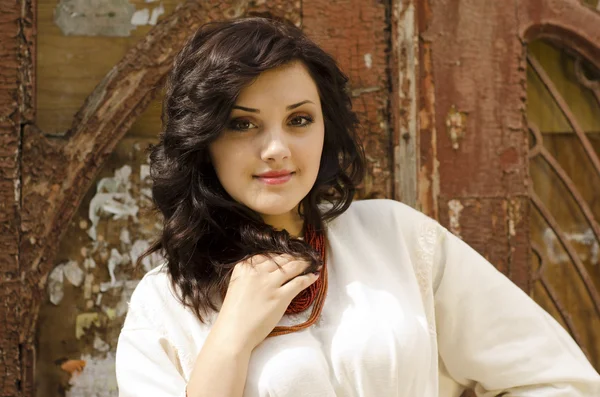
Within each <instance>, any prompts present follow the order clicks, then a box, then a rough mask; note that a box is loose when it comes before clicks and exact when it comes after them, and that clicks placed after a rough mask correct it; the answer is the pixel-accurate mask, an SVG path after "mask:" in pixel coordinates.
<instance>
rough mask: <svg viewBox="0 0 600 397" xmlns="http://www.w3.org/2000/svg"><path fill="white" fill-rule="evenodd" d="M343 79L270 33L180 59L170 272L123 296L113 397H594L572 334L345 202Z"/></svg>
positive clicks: (157, 185) (173, 114) (252, 33)
mask: <svg viewBox="0 0 600 397" xmlns="http://www.w3.org/2000/svg"><path fill="white" fill-rule="evenodd" d="M347 81H348V79H347V78H346V76H345V75H344V74H343V73H342V72H341V71H340V70H339V68H338V67H337V66H336V63H335V61H334V60H333V59H332V58H331V57H330V56H329V55H328V54H326V53H325V52H323V50H321V49H320V48H319V47H318V46H317V45H315V44H314V43H313V42H311V41H310V40H309V39H307V38H306V37H305V36H304V35H303V34H302V32H301V31H300V30H299V29H298V28H296V27H294V26H289V25H287V24H283V23H279V22H274V21H270V20H266V19H261V18H249V19H241V20H236V21H233V22H223V23H211V24H208V25H205V26H203V27H202V28H201V29H200V30H199V31H198V32H197V33H196V34H195V35H194V36H193V37H192V38H191V40H190V41H189V42H188V43H187V45H186V46H185V47H184V48H183V50H182V51H181V53H180V54H179V55H178V57H177V59H176V61H175V64H174V67H173V70H172V72H171V74H170V77H169V81H168V84H167V91H166V98H165V102H164V117H163V122H164V133H163V134H162V135H161V139H160V143H159V144H158V145H157V146H155V147H154V148H153V150H152V154H151V175H152V178H153V181H154V186H153V194H154V200H155V203H156V206H157V207H158V209H159V210H160V212H161V213H162V215H163V216H164V230H163V232H162V236H161V238H160V239H159V240H158V241H157V242H156V244H155V245H154V246H153V247H152V248H151V252H154V251H159V252H161V253H163V255H164V256H165V258H166V264H165V265H164V266H161V267H159V268H157V269H155V270H153V271H151V272H149V273H148V274H147V275H146V276H145V277H144V278H143V280H141V282H140V284H139V285H138V287H137V289H136V291H135V292H134V294H133V296H132V298H131V303H130V306H129V313H128V315H127V318H126V321H125V325H124V327H123V330H122V332H121V335H120V338H119V344H118V349H117V362H116V368H117V378H118V383H119V390H120V396H122V397H129V396H153V397H167V396H169V397H177V396H182V397H183V396H185V395H186V393H187V396H189V397H203V396H210V397H220V396H222V397H225V396H228V397H230V396H246V397H254V396H257V397H258V396H261V397H262V396H273V397H300V396H315V397H316V396H319V397H324V396H360V397H387V396H398V397H437V396H440V397H446V396H458V395H459V394H460V392H461V390H462V389H463V388H465V387H472V388H474V389H475V390H476V392H477V393H478V394H479V395H480V396H500V395H505V396H540V397H541V396H544V397H550V396H590V397H591V396H600V377H599V376H598V374H597V373H596V371H594V369H593V368H592V367H591V365H590V364H589V362H588V361H587V360H586V358H585V357H584V355H583V354H582V352H581V350H580V349H579V348H578V347H577V345H576V344H575V343H574V342H573V340H572V339H571V338H570V337H569V335H568V334H567V333H566V332H565V331H564V330H563V329H562V328H561V327H560V325H558V324H557V323H556V322H555V321H554V320H553V319H552V318H551V317H550V316H549V315H548V314H547V313H546V312H544V311H543V310H542V309H541V308H540V307H539V306H537V305H536V304H535V303H534V302H533V301H532V300H531V299H530V298H529V297H528V296H527V295H526V294H524V293H523V292H522V291H521V290H520V289H518V288H517V287H516V286H515V285H513V284H512V283H511V282H510V281H509V280H508V279H507V278H505V277H504V276H503V275H502V274H500V273H499V272H498V271H496V270H495V268H494V267H493V266H492V265H491V264H489V263H488V262H487V261H486V260H485V259H484V258H482V257H481V256H480V255H478V254H477V253H476V252H475V251H473V250H472V249H471V248H469V247H468V246H467V245H466V244H464V243H463V242H462V241H461V240H460V239H458V238H456V237H454V236H453V235H452V234H450V233H449V232H448V231H447V230H445V229H444V228H443V227H441V226H440V225H439V224H438V223H436V222H434V221H433V220H431V219H429V218H427V217H426V216H424V215H422V214H421V213H419V212H417V211H415V210H413V209H411V208H409V207H407V206H405V205H403V204H400V203H398V202H394V201H389V200H369V201H358V202H354V203H352V199H353V196H354V193H355V187H356V185H357V184H358V183H359V182H360V180H361V177H362V174H363V169H364V164H363V157H362V151H361V147H360V145H359V144H358V143H357V137H356V129H357V119H356V117H355V115H354V114H353V112H352V110H351V103H350V98H349V96H348V94H347V91H346V88H347Z"/></svg>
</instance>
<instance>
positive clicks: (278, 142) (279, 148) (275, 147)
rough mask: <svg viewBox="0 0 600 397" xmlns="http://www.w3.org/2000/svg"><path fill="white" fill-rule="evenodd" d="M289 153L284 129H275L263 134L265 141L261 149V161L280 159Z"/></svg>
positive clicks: (286, 156) (288, 155)
mask: <svg viewBox="0 0 600 397" xmlns="http://www.w3.org/2000/svg"><path fill="white" fill-rule="evenodd" d="M290 155H291V152H290V148H289V145H288V142H287V140H286V136H285V132H284V131H281V130H280V129H277V130H272V131H270V132H267V133H266V134H265V142H264V145H263V148H262V151H261V158H262V160H263V161H267V162H273V161H282V160H284V159H287V158H288V157H290Z"/></svg>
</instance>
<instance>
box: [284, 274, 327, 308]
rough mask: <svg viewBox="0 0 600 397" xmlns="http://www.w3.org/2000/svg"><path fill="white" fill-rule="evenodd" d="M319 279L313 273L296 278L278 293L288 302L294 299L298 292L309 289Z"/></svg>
mask: <svg viewBox="0 0 600 397" xmlns="http://www.w3.org/2000/svg"><path fill="white" fill-rule="evenodd" d="M318 279H319V276H318V275H316V274H314V273H308V274H305V275H303V276H297V277H296V278H293V279H291V280H290V281H289V282H288V283H287V284H285V285H283V286H282V287H281V288H280V289H279V291H280V292H281V293H282V294H283V295H284V296H285V298H286V299H289V300H290V302H291V301H292V299H294V298H295V297H296V295H298V294H299V293H300V292H302V291H303V290H305V289H306V288H308V287H310V285H311V284H313V283H314V282H315V281H317V280H318Z"/></svg>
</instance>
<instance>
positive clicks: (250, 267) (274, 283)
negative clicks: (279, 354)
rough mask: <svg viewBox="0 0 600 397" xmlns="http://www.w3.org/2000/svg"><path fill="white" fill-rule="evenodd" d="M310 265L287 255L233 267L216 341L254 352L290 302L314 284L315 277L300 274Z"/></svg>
mask: <svg viewBox="0 0 600 397" xmlns="http://www.w3.org/2000/svg"><path fill="white" fill-rule="evenodd" d="M278 265H279V266H278ZM309 265H310V264H309V262H307V261H305V260H301V259H296V258H294V257H292V256H290V255H273V256H272V257H267V256H265V255H256V256H253V257H251V258H248V259H247V260H245V261H242V262H240V263H238V264H236V265H235V267H234V269H233V272H232V275H231V281H230V282H229V287H228V289H227V294H226V296H225V299H224V301H223V305H222V307H221V310H220V311H219V315H218V318H217V321H216V323H215V324H214V327H213V331H214V332H216V333H217V335H220V336H221V337H222V338H224V339H222V338H219V339H221V340H224V341H226V343H227V344H228V345H229V346H230V347H232V348H234V349H238V350H241V351H252V350H254V348H255V347H256V346H258V345H259V344H260V343H261V342H262V341H263V340H264V339H265V338H266V337H267V336H268V335H269V333H270V332H271V331H272V330H273V328H275V326H276V325H277V323H278V322H279V320H281V318H282V317H283V315H284V313H285V311H286V309H287V307H288V306H289V304H290V302H291V301H292V299H294V297H296V295H298V294H299V293H300V292H301V291H302V290H304V289H305V288H308V287H309V286H310V285H311V284H312V283H314V282H315V281H317V279H318V277H319V276H318V275H316V274H314V273H307V274H303V273H304V272H305V271H306V270H307V268H308V267H309ZM211 333H212V331H211Z"/></svg>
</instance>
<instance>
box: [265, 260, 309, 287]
mask: <svg viewBox="0 0 600 397" xmlns="http://www.w3.org/2000/svg"><path fill="white" fill-rule="evenodd" d="M309 267H310V262H307V261H305V260H293V261H290V262H287V263H285V264H283V265H282V266H281V268H279V269H278V270H276V271H273V272H272V273H271V275H270V277H271V280H272V281H273V283H274V284H275V285H276V286H277V287H280V286H282V285H283V284H285V283H286V282H288V281H289V280H291V279H293V278H294V277H297V276H300V275H304V273H305V272H306V271H307V270H308V269H309Z"/></svg>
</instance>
